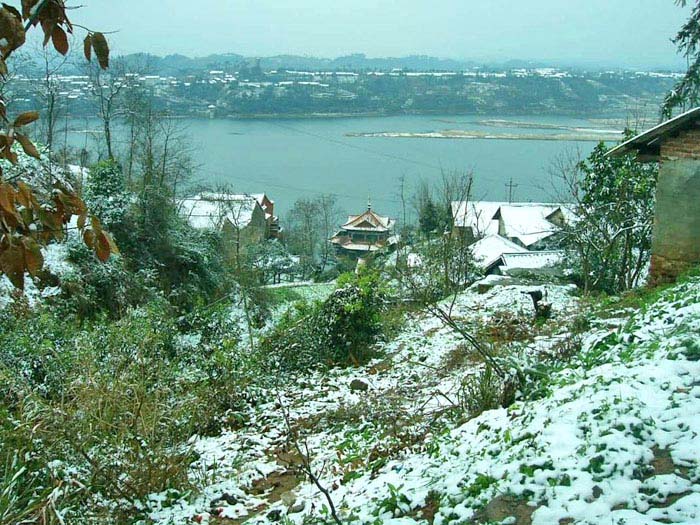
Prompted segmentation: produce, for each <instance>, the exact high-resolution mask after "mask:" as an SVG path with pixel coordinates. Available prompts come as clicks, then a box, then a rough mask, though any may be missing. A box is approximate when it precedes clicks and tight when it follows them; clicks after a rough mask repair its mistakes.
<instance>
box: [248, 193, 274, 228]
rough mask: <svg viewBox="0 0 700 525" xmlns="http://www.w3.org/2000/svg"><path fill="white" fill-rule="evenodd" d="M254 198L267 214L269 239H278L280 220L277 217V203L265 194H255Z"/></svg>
mask: <svg viewBox="0 0 700 525" xmlns="http://www.w3.org/2000/svg"><path fill="white" fill-rule="evenodd" d="M253 197H255V200H257V201H258V204H260V207H261V208H262V209H263V211H264V212H265V220H266V221H267V238H268V239H278V238H279V236H280V220H279V217H277V215H275V201H273V200H271V199H270V198H269V197H268V196H267V195H266V194H265V193H255V194H253Z"/></svg>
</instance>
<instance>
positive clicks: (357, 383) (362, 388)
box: [350, 379, 369, 392]
mask: <svg viewBox="0 0 700 525" xmlns="http://www.w3.org/2000/svg"><path fill="white" fill-rule="evenodd" d="M350 390H352V391H353V392H367V390H369V383H367V382H366V381H363V380H362V379H353V380H352V381H350Z"/></svg>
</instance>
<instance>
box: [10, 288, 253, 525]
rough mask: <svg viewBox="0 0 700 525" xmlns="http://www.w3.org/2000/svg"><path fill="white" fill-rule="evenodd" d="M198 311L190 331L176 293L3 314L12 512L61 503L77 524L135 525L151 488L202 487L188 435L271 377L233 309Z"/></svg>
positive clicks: (217, 423) (214, 425)
mask: <svg viewBox="0 0 700 525" xmlns="http://www.w3.org/2000/svg"><path fill="white" fill-rule="evenodd" d="M194 317H195V319H194V320H193V321H191V323H189V326H187V327H186V328H187V329H188V332H186V333H182V332H181V331H180V330H179V329H178V327H179V326H180V325H183V324H188V323H183V322H182V319H181V318H180V319H179V318H178V317H177V316H176V314H175V310H174V308H173V307H172V306H171V305H170V304H169V303H168V302H167V301H165V300H164V299H160V300H157V301H156V302H153V303H149V304H148V305H146V306H144V307H142V308H139V309H135V310H130V311H129V312H127V313H126V314H125V315H124V316H123V317H122V318H121V319H119V320H117V321H110V320H105V319H102V320H96V321H94V322H91V323H85V324H83V325H82V326H80V325H79V324H77V323H71V322H67V321H66V320H65V318H63V317H61V316H60V315H57V314H56V312H55V311H52V310H48V309H45V310H43V311H39V312H37V313H33V314H31V316H29V315H27V316H24V317H23V316H22V315H21V312H5V313H3V314H2V315H1V316H0V463H2V464H3V466H4V467H6V472H8V473H12V474H11V475H9V474H6V475H5V477H4V478H3V476H0V490H3V491H4V493H3V494H2V495H0V498H5V499H0V509H2V510H0V516H3V514H2V512H6V514H7V515H8V516H12V519H15V517H17V516H20V517H21V518H22V519H31V517H32V516H34V514H31V512H35V511H36V512H40V510H41V509H46V508H50V504H51V505H55V506H56V508H57V509H58V511H61V512H63V516H64V518H65V519H66V523H85V522H87V521H88V518H90V519H94V520H97V521H98V522H99V523H124V522H127V521H129V520H130V519H131V518H132V517H133V516H135V515H137V514H138V512H139V511H138V509H139V508H140V505H141V503H142V502H143V501H144V498H145V497H146V496H147V495H148V494H151V493H158V492H162V491H166V490H171V491H176V492H177V493H179V494H183V493H184V492H186V491H188V490H190V489H191V487H190V481H189V478H188V470H189V466H190V464H191V463H192V461H193V460H194V459H195V457H194V456H193V454H192V452H191V450H190V449H189V448H188V447H186V446H184V445H183V444H184V443H186V441H187V439H188V438H189V437H190V436H192V435H193V434H200V435H201V434H212V433H216V432H218V431H219V430H220V428H221V425H222V424H223V423H225V422H229V421H230V419H235V418H236V417H239V415H240V414H242V413H244V412H245V408H246V406H247V404H248V403H249V402H251V400H252V399H254V398H255V397H256V396H257V393H258V390H256V388H257V387H258V385H259V384H260V383H261V381H260V376H261V375H262V374H260V370H261V365H260V364H259V363H258V362H257V361H256V357H255V356H254V355H251V354H250V352H249V351H247V350H246V351H244V350H243V349H241V348H239V346H238V340H239V337H240V336H239V334H238V333H237V331H236V330H237V327H236V326H233V325H232V324H231V322H230V321H229V316H228V312H227V310H226V309H225V308H224V307H223V306H222V307H221V308H220V309H217V310H211V311H204V312H200V313H199V314H198V315H197V316H194ZM227 417H228V418H229V419H228V420H227V419H226V418H227ZM8 476H9V477H8ZM62 483H65V486H66V488H65V490H62V491H61V492H60V493H59V494H60V496H61V500H60V501H53V502H50V501H49V499H48V498H54V497H56V493H52V490H53V489H54V488H55V487H56V486H57V485H59V484H62ZM81 487H82V488H81ZM52 494H53V495H52ZM107 501H111V502H112V503H111V504H110V505H109V506H105V502H107ZM116 501H118V502H120V503H119V505H118V506H117V507H114V506H112V505H113V502H116ZM4 507H7V508H8V509H11V512H12V514H10V511H9V510H8V511H5V510H4ZM23 508H26V509H29V510H28V511H27V512H28V513H20V510H21V509H23ZM32 509H33V510H32ZM25 516H27V517H26V518H25ZM127 518H128V519H127ZM5 522H6V521H0V523H5ZM10 522H13V523H14V521H10Z"/></svg>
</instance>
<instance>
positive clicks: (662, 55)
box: [72, 0, 690, 67]
mask: <svg viewBox="0 0 700 525" xmlns="http://www.w3.org/2000/svg"><path fill="white" fill-rule="evenodd" d="M77 3H79V4H81V5H83V6H84V7H82V8H80V9H78V10H76V11H73V13H72V18H73V21H74V22H77V23H80V24H82V25H84V26H87V27H88V28H90V29H92V30H102V31H118V32H117V33H115V34H113V35H111V36H110V37H109V38H110V42H111V45H112V47H113V48H114V50H115V51H116V52H117V53H124V54H125V53H133V52H149V53H153V54H157V55H166V54H172V53H180V54H184V55H188V56H206V55H209V54H213V53H238V54H242V55H246V56H271V55H277V54H296V55H311V56H318V57H336V56H342V55H346V54H350V53H365V54H367V55H368V56H372V57H385V56H394V57H396V56H406V55H410V54H425V55H431V56H436V57H442V58H454V59H461V60H476V61H494V62H498V61H505V60H512V59H517V60H538V61H547V62H552V63H565V64H571V65H593V64H597V65H610V66H629V67H682V66H683V64H684V62H683V61H682V60H681V59H680V58H679V57H678V56H677V54H676V52H675V47H674V45H673V44H672V43H671V42H670V39H671V37H672V36H673V35H674V34H675V33H676V31H677V30H678V28H679V27H680V25H681V24H682V23H683V21H684V20H685V19H686V18H687V15H688V13H689V11H690V8H688V7H687V8H684V9H683V8H679V7H677V6H676V5H675V2H674V0H196V1H192V0H187V1H185V0H118V1H114V0H83V1H81V2H77Z"/></svg>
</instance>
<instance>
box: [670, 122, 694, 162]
mask: <svg viewBox="0 0 700 525" xmlns="http://www.w3.org/2000/svg"><path fill="white" fill-rule="evenodd" d="M661 158H662V160H666V159H680V158H683V159H697V160H700V127H697V126H696V127H695V128H691V129H688V130H686V131H682V132H681V133H680V134H679V135H678V136H677V137H673V138H668V139H666V140H665V141H664V142H663V144H662V145H661Z"/></svg>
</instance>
